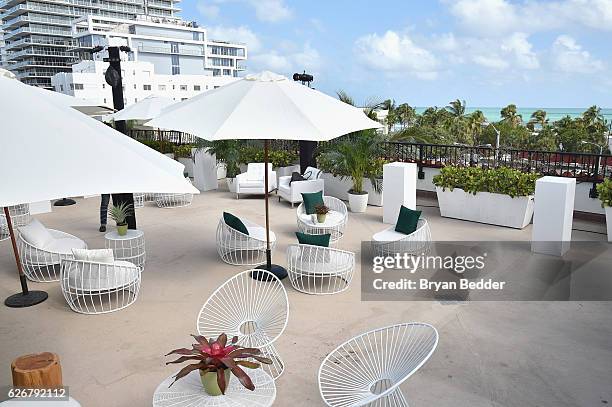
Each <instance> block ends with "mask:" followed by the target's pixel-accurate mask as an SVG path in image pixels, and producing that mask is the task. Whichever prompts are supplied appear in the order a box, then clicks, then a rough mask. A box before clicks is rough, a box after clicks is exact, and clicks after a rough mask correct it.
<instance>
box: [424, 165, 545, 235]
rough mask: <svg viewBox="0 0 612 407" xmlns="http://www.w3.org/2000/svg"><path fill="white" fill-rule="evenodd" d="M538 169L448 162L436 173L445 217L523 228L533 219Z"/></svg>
mask: <svg viewBox="0 0 612 407" xmlns="http://www.w3.org/2000/svg"><path fill="white" fill-rule="evenodd" d="M538 178H540V175H539V174H536V173H525V172H522V171H519V170H515V169H512V168H508V167H499V168H491V169H486V168H480V167H459V166H448V167H444V168H442V169H441V170H440V174H438V175H436V176H434V177H433V183H434V185H435V186H436V193H437V195H438V204H439V206H440V214H441V215H442V216H444V217H449V218H456V219H463V220H470V221H475V222H482V223H488V224H492V225H499V226H508V227H512V228H516V229H522V228H524V227H525V226H527V225H528V224H529V223H530V222H531V218H532V216H533V209H534V200H533V196H534V193H535V183H536V180H537V179H538Z"/></svg>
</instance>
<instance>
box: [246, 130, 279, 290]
mask: <svg viewBox="0 0 612 407" xmlns="http://www.w3.org/2000/svg"><path fill="white" fill-rule="evenodd" d="M269 146H270V142H269V140H268V139H266V140H264V173H265V175H264V188H265V191H264V201H265V207H266V264H262V265H261V266H258V267H257V268H258V269H260V270H267V271H269V272H270V273H272V274H274V275H275V276H276V277H278V278H279V279H280V280H282V279H283V278H285V277H287V270H286V269H285V268H284V267H282V266H279V265H278V264H272V250H270V217H269V204H268V196H269V194H268V185H269V180H268V178H269V171H268V162H269V161H270V157H269ZM251 277H252V278H254V279H256V280H268V276H266V275H264V274H263V273H258V272H256V271H255V272H252V273H251Z"/></svg>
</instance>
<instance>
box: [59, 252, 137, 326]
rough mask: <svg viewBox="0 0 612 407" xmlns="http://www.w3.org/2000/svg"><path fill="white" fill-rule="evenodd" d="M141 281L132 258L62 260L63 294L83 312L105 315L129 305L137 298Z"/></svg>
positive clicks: (77, 309)
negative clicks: (111, 261) (92, 260)
mask: <svg viewBox="0 0 612 407" xmlns="http://www.w3.org/2000/svg"><path fill="white" fill-rule="evenodd" d="M140 282H141V271H140V268H139V267H138V266H136V265H134V264H133V263H131V262H129V261H122V260H115V261H114V262H113V263H98V262H90V261H82V260H73V259H66V260H62V268H61V289H62V294H63V295H64V298H65V299H66V302H68V305H69V306H70V309H72V310H73V311H75V312H78V313H81V314H104V313H108V312H113V311H118V310H120V309H123V308H126V307H127V306H129V305H131V304H133V303H134V301H136V298H138V292H139V291H140Z"/></svg>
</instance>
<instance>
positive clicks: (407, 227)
mask: <svg viewBox="0 0 612 407" xmlns="http://www.w3.org/2000/svg"><path fill="white" fill-rule="evenodd" d="M420 217H421V211H413V210H412V209H408V208H406V207H405V206H404V205H402V207H401V208H400V212H399V216H398V217H397V223H396V224H395V231H396V232H400V233H405V234H407V235H409V234H411V233H414V231H415V230H417V224H418V222H419V218H420Z"/></svg>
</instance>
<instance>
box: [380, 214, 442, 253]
mask: <svg viewBox="0 0 612 407" xmlns="http://www.w3.org/2000/svg"><path fill="white" fill-rule="evenodd" d="M430 248H431V231H430V229H429V223H428V222H427V219H424V218H421V219H419V221H418V223H417V229H416V230H415V231H414V232H412V233H411V234H409V235H406V234H404V233H400V232H396V231H395V226H391V227H390V228H388V229H385V230H383V231H382V232H378V233H376V234H375V235H374V236H372V249H373V252H374V254H375V255H377V256H390V255H394V254H396V253H407V254H409V255H415V256H418V255H420V254H424V253H425V254H426V253H428V252H429V250H430Z"/></svg>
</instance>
